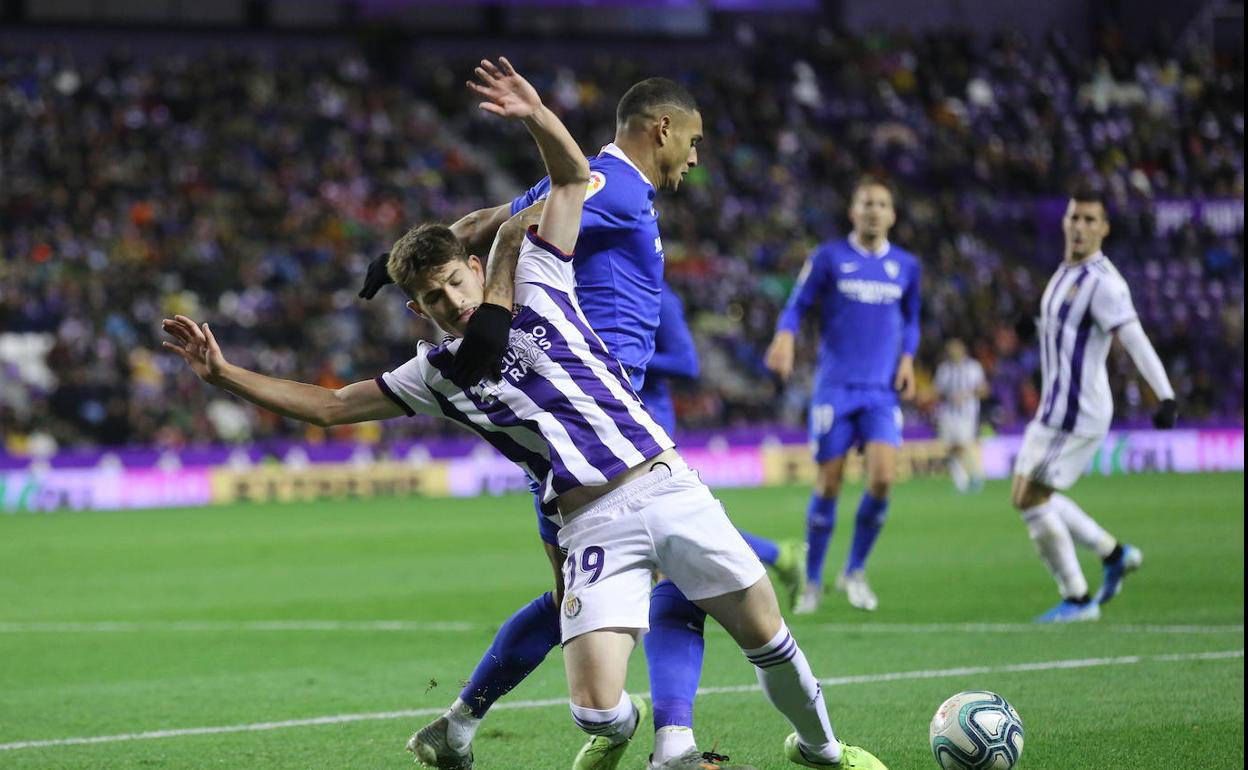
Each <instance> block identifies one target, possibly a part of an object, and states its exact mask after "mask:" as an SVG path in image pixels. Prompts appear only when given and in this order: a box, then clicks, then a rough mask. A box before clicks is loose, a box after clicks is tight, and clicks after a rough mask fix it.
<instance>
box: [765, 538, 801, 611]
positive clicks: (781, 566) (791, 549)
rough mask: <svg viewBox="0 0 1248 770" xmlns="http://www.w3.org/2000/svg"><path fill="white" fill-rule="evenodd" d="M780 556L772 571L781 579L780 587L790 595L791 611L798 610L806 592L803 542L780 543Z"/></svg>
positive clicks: (786, 541) (785, 541) (788, 541)
mask: <svg viewBox="0 0 1248 770" xmlns="http://www.w3.org/2000/svg"><path fill="white" fill-rule="evenodd" d="M779 545H780V555H779V556H778V557H777V558H776V563H775V564H773V565H772V569H774V570H775V571H776V577H778V578H779V579H780V585H782V586H784V590H785V591H786V592H788V595H789V609H790V610H793V609H796V608H797V602H798V600H799V599H801V598H802V594H804V593H805V592H806V549H807V547H808V546H807V545H806V543H805V542H804V541H801V540H784V541H781V542H780V543H779Z"/></svg>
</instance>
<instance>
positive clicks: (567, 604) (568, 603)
mask: <svg viewBox="0 0 1248 770" xmlns="http://www.w3.org/2000/svg"><path fill="white" fill-rule="evenodd" d="M563 614H564V617H566V618H568V619H569V620H571V619H572V618H575V617H576V616H577V615H580V614H581V598H580V597H579V596H572V595H569V596H568V597H567V598H565V599H564V600H563Z"/></svg>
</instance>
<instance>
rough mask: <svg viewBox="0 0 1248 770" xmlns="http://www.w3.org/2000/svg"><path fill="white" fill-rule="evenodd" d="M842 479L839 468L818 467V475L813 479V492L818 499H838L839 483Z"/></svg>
mask: <svg viewBox="0 0 1248 770" xmlns="http://www.w3.org/2000/svg"><path fill="white" fill-rule="evenodd" d="M842 479H843V474H842V470H841V468H840V467H835V466H827V465H823V466H820V467H819V473H818V475H816V477H815V492H816V493H818V495H819V496H820V497H825V498H832V497H839V496H840V494H841V481H842Z"/></svg>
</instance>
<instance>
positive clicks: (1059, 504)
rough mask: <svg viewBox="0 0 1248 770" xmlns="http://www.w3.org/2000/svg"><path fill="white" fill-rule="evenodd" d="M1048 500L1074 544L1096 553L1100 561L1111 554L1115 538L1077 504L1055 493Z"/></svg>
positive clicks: (1116, 542) (1116, 541)
mask: <svg viewBox="0 0 1248 770" xmlns="http://www.w3.org/2000/svg"><path fill="white" fill-rule="evenodd" d="M1049 500H1050V501H1051V502H1052V504H1053V506H1054V507H1055V508H1056V509H1057V513H1058V515H1059V516H1061V517H1062V521H1064V522H1066V529H1068V530H1070V536H1071V537H1073V538H1074V539H1075V542H1076V543H1078V544H1079V545H1081V546H1083V547H1084V548H1091V549H1092V550H1094V551H1096V555H1097V556H1099V557H1101V558H1102V559H1104V558H1105V557H1106V556H1109V555H1110V554H1111V553H1113V550H1114V546H1116V545H1118V540H1117V538H1115V537H1114V536H1113V535H1111V534H1109V533H1108V532H1106V531H1105V528H1104V527H1102V526H1101V525H1100V524H1097V523H1096V519H1094V518H1092V517H1091V516H1089V515H1088V514H1087V513H1086V512H1084V510H1083V509H1082V508H1080V507H1079V504H1078V503H1076V502H1075V501H1074V500H1071V499H1070V498H1069V497H1067V496H1066V495H1063V494H1058V493H1056V492H1054V493H1053V496H1052V497H1050V498H1049Z"/></svg>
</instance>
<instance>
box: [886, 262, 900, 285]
mask: <svg viewBox="0 0 1248 770" xmlns="http://www.w3.org/2000/svg"><path fill="white" fill-rule="evenodd" d="M884 272H886V273H888V277H889V278H892V279H894V280H895V279H896V278H897V276H899V275H901V265H899V264H897V262H896V261H895V260H892V259H886V260H884Z"/></svg>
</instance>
